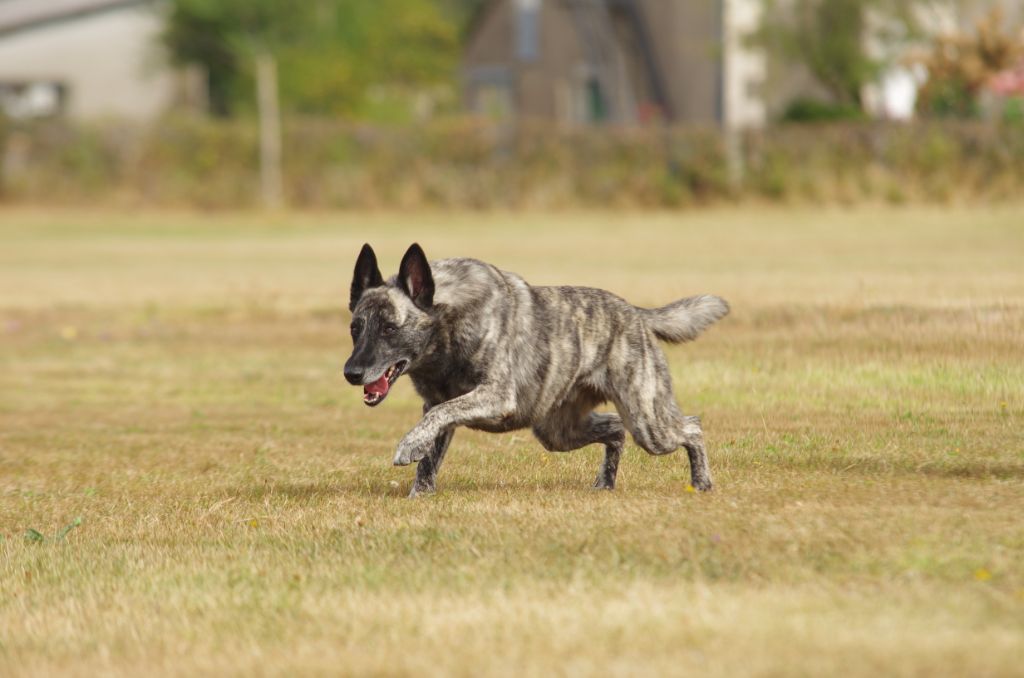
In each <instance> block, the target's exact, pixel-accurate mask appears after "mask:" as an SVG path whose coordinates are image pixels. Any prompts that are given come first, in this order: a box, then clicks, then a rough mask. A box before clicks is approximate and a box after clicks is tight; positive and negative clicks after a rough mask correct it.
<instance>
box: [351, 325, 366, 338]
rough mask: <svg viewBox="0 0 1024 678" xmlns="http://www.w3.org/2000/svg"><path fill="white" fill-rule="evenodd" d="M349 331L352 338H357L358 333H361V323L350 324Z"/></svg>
mask: <svg viewBox="0 0 1024 678" xmlns="http://www.w3.org/2000/svg"><path fill="white" fill-rule="evenodd" d="M349 330H351V332H352V336H353V337H358V336H359V333H360V332H362V331H363V323H352V326H351V327H350V328H349Z"/></svg>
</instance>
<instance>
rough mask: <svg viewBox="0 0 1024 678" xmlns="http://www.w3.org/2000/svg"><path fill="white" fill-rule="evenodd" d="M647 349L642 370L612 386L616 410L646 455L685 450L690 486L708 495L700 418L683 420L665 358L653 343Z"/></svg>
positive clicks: (685, 418) (709, 474)
mask: <svg viewBox="0 0 1024 678" xmlns="http://www.w3.org/2000/svg"><path fill="white" fill-rule="evenodd" d="M646 349H647V350H646V351H644V352H643V354H644V357H645V358H646V360H645V361H644V362H643V363H642V364H641V366H640V367H639V368H634V371H633V372H631V373H630V374H628V375H626V374H623V376H624V377H628V378H623V379H621V380H619V382H618V383H616V384H615V387H616V388H615V391H616V395H615V398H614V400H615V406H616V408H617V409H618V411H619V414H621V415H622V418H623V421H624V422H625V425H626V428H627V429H629V432H630V434H631V435H632V436H633V440H635V441H636V444H637V445H639V446H640V447H642V448H643V449H644V450H646V451H647V452H648V453H650V454H653V455H659V456H660V455H665V454H671V453H672V452H675V451H676V450H677V449H679V447H680V446H682V447H685V448H686V451H687V454H688V455H689V458H690V480H691V483H692V484H693V487H694V488H695V489H698V490H700V491H702V492H707V491H708V490H710V489H711V488H712V483H711V472H710V471H709V470H708V457H707V453H706V452H705V450H704V433H703V432H702V430H701V426H700V418H699V417H684V416H683V413H682V412H680V411H679V406H678V405H677V404H676V399H675V395H674V394H673V393H672V379H671V376H670V375H669V371H668V364H667V362H666V361H665V356H664V354H662V352H661V350H660V349H659V348H658V347H657V346H656V345H654V343H653V341H652V342H651V343H650V345H647V346H646Z"/></svg>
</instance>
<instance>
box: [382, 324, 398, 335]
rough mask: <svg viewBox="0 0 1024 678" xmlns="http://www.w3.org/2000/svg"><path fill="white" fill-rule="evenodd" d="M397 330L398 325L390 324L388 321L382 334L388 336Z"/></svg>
mask: <svg viewBox="0 0 1024 678" xmlns="http://www.w3.org/2000/svg"><path fill="white" fill-rule="evenodd" d="M397 331H398V327H397V326H396V325H392V324H391V323H388V324H387V325H385V326H384V336H388V337H390V336H391V335H392V334H394V333H395V332H397Z"/></svg>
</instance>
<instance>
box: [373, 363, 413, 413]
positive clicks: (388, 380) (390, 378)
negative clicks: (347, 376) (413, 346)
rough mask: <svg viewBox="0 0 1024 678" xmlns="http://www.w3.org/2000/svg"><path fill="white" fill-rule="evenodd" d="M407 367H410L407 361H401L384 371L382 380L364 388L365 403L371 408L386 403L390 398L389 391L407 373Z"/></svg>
mask: <svg viewBox="0 0 1024 678" xmlns="http://www.w3.org/2000/svg"><path fill="white" fill-rule="evenodd" d="M406 365H408V362H407V361H405V360H399V361H398V362H397V363H395V364H394V365H392V366H391V367H389V368H388V369H386V370H384V374H382V375H381V376H380V379H378V380H377V381H375V382H373V383H370V384H366V385H365V386H363V402H364V403H366V404H367V405H369V406H370V407H374V406H375V405H380V404H381V403H382V402H384V399H385V398H387V397H388V391H390V390H391V387H392V386H393V385H394V383H395V381H396V380H397V379H398V378H399V377H400V376H402V372H404V371H405V366H406Z"/></svg>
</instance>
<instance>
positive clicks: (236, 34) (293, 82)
mask: <svg viewBox="0 0 1024 678" xmlns="http://www.w3.org/2000/svg"><path fill="white" fill-rule="evenodd" d="M465 2H466V0H372V1H371V0H303V2H298V3H296V2H289V1H288V0H173V2H172V8H171V13H170V16H169V21H168V27H167V30H166V32H165V34H164V42H165V44H167V46H168V47H169V49H170V51H171V53H172V55H173V56H174V58H175V59H176V60H177V61H178V62H179V63H187V64H198V65H200V66H202V67H204V68H205V70H206V72H207V73H208V74H209V82H210V89H211V93H210V96H211V108H212V109H213V110H214V111H215V112H217V113H220V114H233V113H237V112H239V111H244V110H246V109H247V108H249V107H251V103H250V102H252V101H253V100H254V98H253V96H252V90H253V87H254V83H255V70H254V65H253V63H252V61H251V59H250V57H249V55H251V52H252V50H251V47H252V45H253V44H264V45H267V46H268V47H269V49H270V51H271V52H272V53H273V54H274V56H275V58H276V61H277V64H278V71H279V80H280V84H281V98H282V104H283V106H284V108H285V109H286V110H290V111H295V112H302V113H310V114H330V115H345V116H354V117H361V116H362V115H363V114H364V113H365V112H366V110H367V101H368V99H369V97H370V95H371V94H372V91H373V90H374V88H375V87H379V86H389V87H399V88H417V87H426V86H430V85H434V84H438V83H453V82H454V74H455V65H456V63H457V60H458V53H459V42H458V22H459V21H461V20H462V18H461V17H462V14H461V13H460V10H459V9H458V7H460V6H461V3H465Z"/></svg>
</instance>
